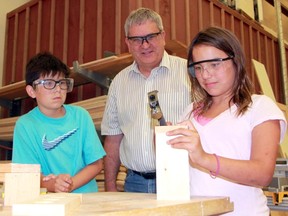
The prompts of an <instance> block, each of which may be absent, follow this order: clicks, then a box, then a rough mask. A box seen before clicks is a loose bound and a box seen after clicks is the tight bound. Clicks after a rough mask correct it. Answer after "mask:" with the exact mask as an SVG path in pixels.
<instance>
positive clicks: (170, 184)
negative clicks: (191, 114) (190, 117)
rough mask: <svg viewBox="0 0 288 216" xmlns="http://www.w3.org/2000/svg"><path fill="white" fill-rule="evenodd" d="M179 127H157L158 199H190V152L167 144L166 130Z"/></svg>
mask: <svg viewBox="0 0 288 216" xmlns="http://www.w3.org/2000/svg"><path fill="white" fill-rule="evenodd" d="M179 127H184V126H156V127H155V140H156V175H157V181H156V183H157V200H190V183H189V179H190V177H189V158H188V152H187V151H186V150H184V149H175V148H172V147H171V146H170V145H167V141H168V140H169V139H172V138H173V137H168V136H167V135H166V132H167V131H170V130H174V129H176V128H179ZM171 158H173V160H171Z"/></svg>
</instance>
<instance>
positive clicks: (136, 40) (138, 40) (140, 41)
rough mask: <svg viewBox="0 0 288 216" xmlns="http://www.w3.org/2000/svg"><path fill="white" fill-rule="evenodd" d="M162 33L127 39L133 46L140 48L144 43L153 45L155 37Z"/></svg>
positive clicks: (128, 37)
mask: <svg viewBox="0 0 288 216" xmlns="http://www.w3.org/2000/svg"><path fill="white" fill-rule="evenodd" d="M161 33H162V31H159V32H155V33H151V34H148V35H145V36H127V39H128V40H129V41H130V42H131V44H132V45H133V46H140V45H142V44H143V43H144V41H146V43H148V44H149V43H153V42H155V40H156V39H157V36H158V35H160V34H161Z"/></svg>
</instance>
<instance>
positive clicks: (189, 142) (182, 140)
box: [166, 120, 205, 163]
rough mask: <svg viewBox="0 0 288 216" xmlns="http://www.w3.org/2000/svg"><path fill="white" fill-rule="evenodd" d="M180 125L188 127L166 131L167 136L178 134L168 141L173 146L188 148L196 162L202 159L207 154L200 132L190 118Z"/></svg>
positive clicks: (192, 159) (190, 155) (193, 160)
mask: <svg viewBox="0 0 288 216" xmlns="http://www.w3.org/2000/svg"><path fill="white" fill-rule="evenodd" d="M178 125H184V126H187V128H177V129H175V130H172V131H168V132H167V133H166V135H167V136H176V137H175V138H172V139H171V140H169V141H168V142H167V144H169V145H171V146H172V147H173V148H177V149H186V150H187V151H188V152H189V157H190V159H191V162H193V163H195V162H197V161H198V160H201V157H202V156H203V154H205V152H204V150H203V148H202V145H201V141H200V137H199V134H198V132H197V130H196V129H195V127H194V125H193V123H192V122H191V121H190V120H186V121H183V122H181V123H179V124H178Z"/></svg>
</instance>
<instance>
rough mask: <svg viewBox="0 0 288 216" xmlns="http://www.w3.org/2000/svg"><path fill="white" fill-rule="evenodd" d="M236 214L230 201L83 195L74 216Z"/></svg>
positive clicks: (223, 198) (222, 198)
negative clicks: (162, 199) (160, 199)
mask: <svg viewBox="0 0 288 216" xmlns="http://www.w3.org/2000/svg"><path fill="white" fill-rule="evenodd" d="M232 210H233V203H231V202H230V200H229V198H226V197H217V198H216V197H192V198H191V199H190V200H187V201H175V200H173V201H172V200H165V201H159V200H157V199H156V194H145V193H128V192H125V193H123V192H118V193H115V192H98V193H93V194H85V195H83V202H82V205H80V207H79V208H77V209H76V210H75V211H74V212H73V213H72V214H71V215H72V216H76V215H77V216H84V215H85V216H92V215H93V216H94V215H113V216H119V215H120V216H132V215H133V216H135V215H143V216H145V215H191V216H193V215H194V216H199V215H219V214H220V213H224V212H229V211H232Z"/></svg>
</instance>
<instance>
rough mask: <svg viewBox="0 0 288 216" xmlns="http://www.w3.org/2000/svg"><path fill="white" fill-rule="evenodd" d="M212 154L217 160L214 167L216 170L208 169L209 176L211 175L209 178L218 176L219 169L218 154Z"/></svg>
mask: <svg viewBox="0 0 288 216" xmlns="http://www.w3.org/2000/svg"><path fill="white" fill-rule="evenodd" d="M213 155H214V156H215V158H216V161H217V169H216V172H212V171H210V176H211V178H213V179H215V178H216V177H217V176H218V174H219V171H220V162H219V157H218V155H216V154H213Z"/></svg>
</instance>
